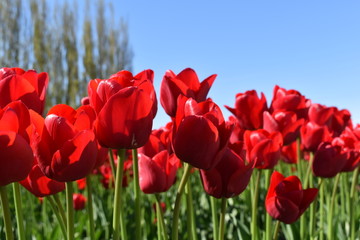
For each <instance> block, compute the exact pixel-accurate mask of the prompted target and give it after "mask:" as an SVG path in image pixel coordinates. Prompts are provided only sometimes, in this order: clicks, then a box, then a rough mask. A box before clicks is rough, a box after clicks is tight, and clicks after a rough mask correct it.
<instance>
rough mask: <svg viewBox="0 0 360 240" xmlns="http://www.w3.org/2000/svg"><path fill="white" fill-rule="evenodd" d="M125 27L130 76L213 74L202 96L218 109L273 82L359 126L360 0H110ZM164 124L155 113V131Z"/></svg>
mask: <svg viewBox="0 0 360 240" xmlns="http://www.w3.org/2000/svg"><path fill="white" fill-rule="evenodd" d="M113 4H114V12H115V16H117V17H123V18H124V19H125V20H126V21H127V22H128V26H129V36H130V43H131V46H132V49H133V51H134V61H133V70H134V73H137V72H139V71H142V70H144V69H148V68H151V69H153V70H154V71H155V87H156V90H157V92H158V96H159V90H160V82H161V79H162V76H163V75H164V73H165V71H166V70H167V69H171V70H173V71H174V72H175V73H178V72H180V71H181V70H182V69H184V68H186V67H191V68H193V69H194V70H195V71H196V72H197V73H198V76H199V78H200V79H201V80H203V79H204V78H206V77H207V76H209V75H211V74H214V73H216V74H218V77H217V79H216V80H215V83H214V85H213V87H212V89H211V91H210V93H209V97H211V98H212V99H213V100H214V101H215V102H216V103H217V104H218V105H219V106H220V107H221V108H222V110H223V113H224V115H225V116H226V117H228V116H229V115H230V114H229V112H228V111H227V110H226V109H225V108H224V107H223V106H224V105H230V106H233V105H234V103H235V95H236V93H240V92H245V91H247V90H251V89H256V90H257V91H258V93H259V92H264V93H265V95H266V97H267V100H268V104H269V103H270V101H271V99H272V91H273V88H274V86H275V85H276V84H278V85H279V86H281V87H284V88H286V89H296V90H298V91H300V92H301V93H302V94H304V95H305V96H306V97H307V98H310V99H312V101H313V102H316V103H321V104H325V105H328V106H337V107H338V108H340V109H342V108H347V109H348V110H349V111H350V112H351V113H352V118H353V121H354V123H360V14H359V12H360V1H331V0H327V1H320V0H318V1H285V0H283V1H281V0H278V1H275V0H271V1H260V0H259V1H245V0H243V1H240V0H239V1H221V2H220V1H210V0H208V1H203V0H192V1H190V0H182V1H170V0H168V1H163V0H153V1H145V0H144V1H136V0H134V1H129V0H128V1H124V0H120V1H114V2H113ZM160 108H161V107H160ZM168 121H169V118H168V117H167V115H165V113H164V111H163V110H162V109H159V112H158V116H157V117H156V119H155V122H154V127H155V128H157V127H160V126H162V125H164V124H165V123H166V122H168Z"/></svg>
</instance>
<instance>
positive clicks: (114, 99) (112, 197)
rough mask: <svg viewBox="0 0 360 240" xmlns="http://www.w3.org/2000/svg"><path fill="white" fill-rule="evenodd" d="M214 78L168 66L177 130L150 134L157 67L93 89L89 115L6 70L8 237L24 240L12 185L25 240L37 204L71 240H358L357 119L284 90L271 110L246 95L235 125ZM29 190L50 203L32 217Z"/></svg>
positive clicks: (0, 120)
mask: <svg viewBox="0 0 360 240" xmlns="http://www.w3.org/2000/svg"><path fill="white" fill-rule="evenodd" d="M216 77H217V76H216V75H215V74H214V75H211V76H209V77H207V78H206V79H205V80H203V81H200V80H199V78H198V76H197V74H196V72H195V71H194V70H193V69H190V68H187V69H184V70H183V71H181V72H180V73H179V74H176V73H174V72H173V71H171V70H168V71H167V72H166V73H165V75H164V76H163V79H162V82H161V87H160V94H159V96H160V104H161V106H162V107H163V109H164V110H165V112H166V114H167V115H168V116H169V123H168V124H166V126H163V127H160V128H159V129H152V126H153V120H154V118H155V116H156V113H157V110H158V100H157V94H156V91H155V89H154V85H153V83H154V73H153V71H152V70H144V71H142V72H140V73H138V74H136V75H133V74H132V73H131V72H129V71H125V70H122V71H119V72H117V73H114V74H113V75H111V76H109V78H108V79H93V80H89V84H88V89H87V90H88V96H84V98H83V99H82V100H81V105H80V106H69V105H66V104H62V103H59V104H57V105H55V106H53V107H51V108H50V109H49V110H48V111H47V113H46V114H44V115H43V111H44V108H45V107H44V104H45V100H46V89H47V86H48V83H49V76H48V74H47V73H37V72H36V71H35V70H28V71H25V70H23V69H20V68H1V69H0V145H1V147H0V159H1V163H2V164H1V168H0V192H1V206H2V211H3V221H2V222H0V230H1V231H2V232H1V233H0V238H1V239H3V238H5V237H6V239H14V232H13V226H14V224H12V219H11V211H12V210H13V208H12V205H9V199H8V196H7V185H9V184H11V185H13V191H12V192H13V197H11V200H14V206H15V214H16V220H17V225H16V226H17V227H16V229H17V233H16V239H21V240H23V239H29V238H36V236H34V235H32V233H31V232H32V229H30V228H31V223H30V222H31V220H30V219H31V218H30V216H28V214H26V215H25V214H24V213H25V212H31V214H29V215H31V216H32V219H35V218H36V217H39V216H38V215H39V214H37V213H36V214H35V213H34V212H36V211H37V210H38V209H39V208H41V209H42V211H43V212H44V214H42V217H43V218H44V217H46V216H47V214H46V213H50V214H49V216H55V217H56V219H57V222H55V223H54V222H53V221H52V224H53V225H54V226H55V227H54V229H60V230H59V231H58V232H59V234H62V236H61V235H59V236H58V237H59V238H63V239H67V240H72V239H75V236H76V237H77V238H88V239H91V240H94V239H115V240H117V239H124V240H125V239H144V238H147V239H153V238H157V239H162V240H167V239H169V237H170V236H171V239H173V240H176V239H178V238H179V236H180V239H194V240H195V239H198V238H199V237H200V234H202V238H206V239H210V238H211V239H215V240H222V239H224V238H228V239H244V238H245V239H260V238H265V239H274V238H275V239H276V238H277V237H279V236H281V238H286V239H288V238H290V237H292V238H294V236H295V235H298V236H296V237H295V238H296V239H310V238H311V239H312V238H319V239H323V238H324V236H325V235H327V238H328V239H337V238H343V239H352V240H354V239H356V236H359V235H360V231H359V228H360V227H359V226H360V222H359V219H360V211H359V208H358V205H359V204H358V201H359V199H358V195H359V190H358V187H359V182H358V175H359V168H360V125H353V123H352V121H351V115H350V112H349V111H347V110H345V109H344V110H339V109H338V108H336V107H327V106H324V105H321V104H318V103H312V102H311V100H310V99H307V98H306V97H305V96H304V95H302V94H301V93H300V92H298V91H296V90H287V89H284V88H281V87H279V86H275V88H274V93H273V98H272V100H271V102H267V99H266V97H265V95H264V94H263V93H261V94H260V96H259V95H258V93H257V92H256V90H250V91H246V92H244V93H238V94H237V95H236V96H235V104H234V107H230V106H225V108H226V109H227V110H228V111H229V112H230V113H231V114H232V115H231V116H230V117H229V119H225V118H224V116H223V112H222V110H221V107H220V106H218V105H217V104H216V103H215V102H214V101H213V100H212V99H211V98H208V93H209V91H210V89H211V87H212V84H213V83H214V81H215V79H216ZM74 182H75V183H76V184H74ZM19 184H20V185H19ZM20 186H23V187H24V189H26V190H27V191H28V192H29V193H31V194H32V195H33V196H34V197H35V198H39V199H41V201H40V203H39V202H36V204H38V206H37V207H36V208H35V207H34V206H33V205H34V203H32V204H29V206H31V210H27V209H28V208H29V206H28V204H25V201H24V200H23V199H22V195H29V193H27V192H26V191H25V190H24V189H22V188H20ZM130 187H133V189H130ZM339 191H340V192H339ZM64 192H65V193H64ZM27 197H29V199H30V200H29V203H30V202H32V200H31V199H32V198H31V196H30V195H29V196H27ZM23 198H24V196H23ZM182 199H184V200H186V201H185V203H183V202H182ZM325 199H326V201H325ZM153 201H154V202H153ZM63 202H65V203H66V211H65V210H64V209H65V208H64V207H63ZM46 204H50V206H51V211H50V210H49V208H45V205H46ZM220 206H221V207H220ZM153 208H155V210H156V211H152V209H153ZM185 208H186V210H184V209H185ZM309 208H310V210H309V211H307V209H309ZM85 209H86V210H85ZM324 209H326V212H325V211H324ZM74 210H77V212H74ZM210 210H211V211H210ZM84 211H86V212H87V213H86V214H85V213H84ZM185 212H186V214H185ZM336 214H338V215H341V216H342V218H340V217H335V216H336ZM185 215H186V216H185ZM226 215H227V216H228V217H225V216H226ZM28 217H29V218H28ZM325 217H326V220H327V223H326V224H325ZM111 218H112V219H111ZM131 218H133V219H134V221H132V220H131ZM79 219H80V220H79ZM84 219H85V220H84ZM154 219H155V220H154ZM185 219H186V221H184V220H185ZM273 220H275V221H276V222H275V221H273ZM82 222H88V224H87V227H85V228H84V230H81V232H79V231H80V230H79V229H81V228H80V227H79V224H81V223H82ZM208 222H211V224H208ZM336 223H341V226H346V228H345V227H344V228H341V227H339V228H340V230H338V229H335V228H334V227H333V226H335V225H336ZM1 224H2V225H1ZM285 224H288V226H286V225H285ZM75 226H76V227H75ZM42 227H43V228H46V227H44V226H42ZM155 227H156V228H157V231H155V230H153V229H154V228H155ZM14 229H15V228H14ZM47 229H49V228H47ZM226 229H228V230H226ZM34 231H35V230H34ZM44 231H48V230H44V229H42V230H41V233H43V232H44ZM54 234H55V233H54ZM46 237H49V238H50V236H45V238H46Z"/></svg>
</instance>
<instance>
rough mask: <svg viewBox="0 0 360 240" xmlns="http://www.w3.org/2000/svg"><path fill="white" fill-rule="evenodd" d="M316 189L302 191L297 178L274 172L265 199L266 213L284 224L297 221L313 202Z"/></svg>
mask: <svg viewBox="0 0 360 240" xmlns="http://www.w3.org/2000/svg"><path fill="white" fill-rule="evenodd" d="M317 194H318V189H316V188H309V189H302V185H301V182H300V180H299V178H298V177H297V176H289V177H286V178H285V177H284V176H283V175H282V174H281V173H279V172H277V171H274V173H273V174H272V175H271V179H270V186H269V189H268V192H267V195H266V198H265V207H266V211H267V212H268V213H269V215H270V216H271V217H273V218H274V219H276V220H279V221H281V222H283V223H286V224H291V223H293V222H295V221H296V220H298V219H299V218H300V216H301V215H302V214H303V213H304V212H305V210H306V209H307V208H308V207H309V206H310V204H311V203H312V202H313V201H314V200H315V198H316V196H317Z"/></svg>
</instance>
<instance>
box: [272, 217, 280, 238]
mask: <svg viewBox="0 0 360 240" xmlns="http://www.w3.org/2000/svg"><path fill="white" fill-rule="evenodd" d="M279 231H280V221H279V220H277V221H276V225H275V230H274V235H273V240H276V239H278V235H279Z"/></svg>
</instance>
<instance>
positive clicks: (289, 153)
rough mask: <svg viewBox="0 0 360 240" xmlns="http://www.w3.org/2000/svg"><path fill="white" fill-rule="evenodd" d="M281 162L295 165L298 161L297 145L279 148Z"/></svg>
mask: <svg viewBox="0 0 360 240" xmlns="http://www.w3.org/2000/svg"><path fill="white" fill-rule="evenodd" d="M281 156H282V158H281V159H282V160H283V161H284V162H286V163H297V162H298V161H299V159H298V156H297V143H296V142H293V143H291V144H290V145H287V146H283V147H282V148H281Z"/></svg>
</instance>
